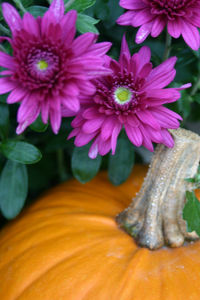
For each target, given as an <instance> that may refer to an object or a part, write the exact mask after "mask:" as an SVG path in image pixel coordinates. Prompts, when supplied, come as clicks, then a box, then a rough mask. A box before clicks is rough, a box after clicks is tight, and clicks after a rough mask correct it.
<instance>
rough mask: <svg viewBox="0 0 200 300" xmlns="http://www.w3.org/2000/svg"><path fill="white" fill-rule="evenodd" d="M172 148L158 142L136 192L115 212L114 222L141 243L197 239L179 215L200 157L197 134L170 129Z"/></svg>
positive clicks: (154, 245)
mask: <svg viewBox="0 0 200 300" xmlns="http://www.w3.org/2000/svg"><path fill="white" fill-rule="evenodd" d="M171 133H172V135H173V137H174V141H175V145H174V148H167V147H166V146H164V145H158V146H157V148H156V151H155V153H154V156H153V159H152V162H151V165H150V168H149V171H148V173H147V176H146V178H145V179H144V182H143V185H142V188H141V190H140V191H139V193H138V194H137V195H136V197H135V198H134V199H133V201H132V203H131V204H130V206H129V207H128V208H126V209H125V210H124V211H123V212H121V213H120V214H119V215H118V216H117V221H118V224H119V225H120V226H121V227H122V228H123V229H124V230H125V231H127V232H128V233H129V234H130V235H131V236H133V237H134V238H135V239H136V240H137V241H138V243H139V245H141V246H143V247H148V248H150V249H158V248H160V247H162V246H164V245H165V244H166V245H169V246H171V247H179V246H181V245H182V244H183V243H184V241H185V240H194V239H198V236H197V234H196V233H195V232H187V228H186V223H185V221H184V220H183V217H182V211H183V207H184V204H185V192H186V191H187V190H188V191H191V190H193V189H194V186H193V185H194V184H193V183H191V182H187V181H186V180H184V178H193V177H194V176H195V174H196V173H197V170H198V167H199V160H200V136H198V135H197V134H195V133H193V132H191V131H189V130H186V129H182V128H179V129H177V130H171Z"/></svg>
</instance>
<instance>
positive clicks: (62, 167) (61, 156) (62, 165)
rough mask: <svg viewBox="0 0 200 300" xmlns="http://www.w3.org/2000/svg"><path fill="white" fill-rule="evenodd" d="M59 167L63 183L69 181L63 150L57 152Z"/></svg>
mask: <svg viewBox="0 0 200 300" xmlns="http://www.w3.org/2000/svg"><path fill="white" fill-rule="evenodd" d="M57 165H58V174H59V177H60V180H61V181H64V180H66V179H67V172H66V170H65V162H64V151H63V150H62V149H58V150H57Z"/></svg>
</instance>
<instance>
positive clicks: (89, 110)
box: [82, 107, 99, 120]
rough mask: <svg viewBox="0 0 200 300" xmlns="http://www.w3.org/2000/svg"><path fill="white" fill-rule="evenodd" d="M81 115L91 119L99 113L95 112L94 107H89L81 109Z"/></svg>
mask: <svg viewBox="0 0 200 300" xmlns="http://www.w3.org/2000/svg"><path fill="white" fill-rule="evenodd" d="M82 116H83V117H84V118H85V119H88V120H92V119H94V118H98V116H99V113H98V112H97V109H96V107H89V108H87V109H85V110H84V111H83V114H82Z"/></svg>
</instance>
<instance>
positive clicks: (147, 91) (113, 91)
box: [68, 37, 191, 158]
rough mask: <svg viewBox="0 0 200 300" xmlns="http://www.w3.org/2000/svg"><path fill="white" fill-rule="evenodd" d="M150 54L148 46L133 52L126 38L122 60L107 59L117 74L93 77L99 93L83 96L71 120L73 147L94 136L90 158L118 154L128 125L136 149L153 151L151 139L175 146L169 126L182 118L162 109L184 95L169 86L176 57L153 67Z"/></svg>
mask: <svg viewBox="0 0 200 300" xmlns="http://www.w3.org/2000/svg"><path fill="white" fill-rule="evenodd" d="M150 57H151V52H150V49H149V48H148V47H146V46H144V47H142V48H141V49H140V51H139V52H138V53H136V54H134V55H133V56H132V57H131V55H130V52H129V49H128V45H127V43H126V40H125V37H124V38H123V42H122V48H121V54H120V59H119V62H117V61H115V60H113V59H110V60H109V61H108V62H107V63H108V66H109V67H110V69H111V70H112V71H113V75H112V76H111V75H108V76H104V77H102V78H99V79H97V80H95V84H96V87H97V91H96V93H95V94H94V95H93V96H92V97H91V98H89V99H87V98H85V99H83V104H82V108H81V110H80V111H79V113H78V114H77V116H76V117H75V119H74V120H73V121H72V126H73V128H74V129H73V130H72V132H71V133H70V135H69V137H68V138H71V137H74V136H75V145H76V146H77V147H81V146H83V145H85V144H87V143H88V142H90V141H91V140H93V143H92V146H91V148H90V151H89V156H90V158H95V157H96V156H97V154H98V153H99V154H100V155H105V154H107V153H108V152H109V151H110V150H112V154H114V153H115V149H116V144H117V138H118V135H119V133H120V131H121V129H122V128H123V127H124V128H125V131H126V134H127V136H128V138H129V140H130V141H131V142H132V143H133V144H134V145H135V146H137V147H139V146H141V145H143V146H145V147H146V148H147V149H149V150H150V151H153V144H152V142H156V143H162V144H164V145H166V146H167V147H173V145H174V141H173V139H172V137H171V135H170V133H169V132H168V130H167V129H169V128H171V129H176V128H178V127H179V121H178V120H181V119H182V118H181V117H180V116H179V115H178V114H176V113H175V112H173V111H171V110H169V109H168V108H166V107H164V106H163V104H165V103H170V102H174V101H176V100H178V99H179V98H180V92H179V90H180V89H184V88H188V87H190V86H191V84H186V85H184V86H182V87H180V88H165V89H164V87H165V86H167V85H168V84H169V83H170V82H171V81H172V80H173V79H174V77H175V74H176V71H175V69H174V65H175V62H176V57H172V58H170V59H168V60H166V61H165V62H163V63H162V64H161V65H159V66H158V67H156V68H154V69H152V64H151V63H150Z"/></svg>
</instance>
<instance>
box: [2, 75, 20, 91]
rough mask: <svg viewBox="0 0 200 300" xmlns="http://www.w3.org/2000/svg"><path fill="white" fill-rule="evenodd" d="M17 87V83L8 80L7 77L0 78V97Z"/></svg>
mask: <svg viewBox="0 0 200 300" xmlns="http://www.w3.org/2000/svg"><path fill="white" fill-rule="evenodd" d="M16 87H17V83H15V82H13V81H11V80H10V78H9V77H4V78H0V95H2V94H5V93H8V92H10V91H12V90H14V89H15V88H16Z"/></svg>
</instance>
